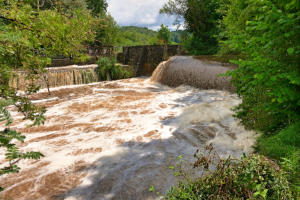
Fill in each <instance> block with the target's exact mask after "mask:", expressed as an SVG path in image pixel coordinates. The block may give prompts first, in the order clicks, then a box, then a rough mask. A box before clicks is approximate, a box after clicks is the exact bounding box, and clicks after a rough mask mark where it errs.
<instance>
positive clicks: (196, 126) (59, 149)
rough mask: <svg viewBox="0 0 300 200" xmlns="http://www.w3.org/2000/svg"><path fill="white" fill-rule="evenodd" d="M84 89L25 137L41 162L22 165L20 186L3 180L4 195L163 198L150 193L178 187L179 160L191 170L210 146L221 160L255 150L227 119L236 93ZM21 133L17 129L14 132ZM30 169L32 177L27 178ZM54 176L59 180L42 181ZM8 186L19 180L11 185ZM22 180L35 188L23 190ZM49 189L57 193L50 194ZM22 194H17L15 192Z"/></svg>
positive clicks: (140, 84)
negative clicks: (200, 152)
mask: <svg viewBox="0 0 300 200" xmlns="http://www.w3.org/2000/svg"><path fill="white" fill-rule="evenodd" d="M107 84H111V87H108V85H107ZM89 86H90V87H91V88H92V92H91V93H90V94H83V95H82V96H79V97H78V96H77V97H76V98H73V99H72V98H71V99H69V98H66V99H60V102H59V103H58V104H56V105H53V106H50V107H49V108H48V110H47V113H46V116H47V118H48V119H49V121H47V123H46V124H45V126H44V127H43V128H41V129H39V130H34V129H32V130H31V129H30V130H29V131H28V132H27V133H25V135H26V137H27V140H26V141H31V142H29V143H28V144H25V145H23V146H20V149H21V150H22V151H29V150H34V151H40V152H42V153H43V154H45V157H44V158H42V159H41V161H39V162H37V163H34V162H31V161H22V162H20V167H21V169H22V170H21V172H20V177H21V179H22V182H20V180H16V175H14V176H13V175H5V176H3V177H1V182H4V183H7V186H6V192H4V193H2V196H4V197H11V198H12V199H16V200H17V199H33V198H38V199H55V198H57V199H67V200H81V199H82V200H84V199H89V200H93V199H95V200H96V199H103V200H106V199H107V200H109V199H160V197H158V196H156V195H155V194H154V193H151V192H149V190H148V189H149V187H150V186H151V185H154V187H155V188H156V190H157V191H158V192H160V193H161V194H164V193H165V192H166V191H167V190H168V189H170V187H171V186H172V185H174V184H175V183H176V181H177V180H176V178H175V177H174V176H173V172H172V170H170V169H169V166H171V165H174V164H175V163H176V158H177V157H178V156H179V155H182V156H183V159H184V160H185V161H186V162H187V163H192V162H193V161H194V158H193V154H194V153H195V151H196V150H197V149H203V148H204V147H205V145H207V144H210V143H213V144H214V146H215V148H216V150H217V151H218V152H219V153H220V155H221V156H223V157H226V156H228V155H232V156H234V157H239V156H240V155H241V154H242V153H243V152H245V153H249V152H251V151H252V148H251V146H252V145H253V144H254V142H255V134H254V133H253V132H251V131H246V130H245V129H244V128H243V127H242V126H240V125H239V123H238V121H237V120H235V119H234V118H233V117H232V114H233V111H232V110H231V109H232V108H233V107H234V106H235V105H238V104H239V103H240V99H239V98H238V97H237V96H236V95H235V94H231V93H229V92H226V91H219V90H199V89H196V88H193V87H190V86H184V85H183V86H180V87H177V88H170V87H167V86H163V85H160V84H158V83H152V82H151V81H150V80H149V79H145V78H133V79H127V80H119V81H111V82H104V83H98V84H91V85H89ZM80 87H82V86H71V87H70V86H69V87H62V88H72V89H74V90H76V88H80ZM55 90H60V88H56V89H55ZM54 100H56V98H55V99H53V98H49V99H48V101H49V102H51V101H54ZM40 102H43V101H40ZM24 127H25V125H24V123H20V124H17V125H15V126H14V127H13V128H19V129H20V128H24ZM40 163H46V164H45V165H44V166H39V164H40ZM78 163H84V167H82V169H81V168H80V167H79V164H78ZM74 166H75V167H74ZM188 167H189V165H188V164H187V168H188ZM33 168H36V172H35V174H34V176H32V177H27V176H25V172H26V170H30V169H33ZM77 168H80V170H78V169H77ZM22 172H24V174H22ZM58 172H59V176H58V175H57V176H55V177H56V178H52V179H50V178H45V177H47V176H48V175H49V174H55V173H58ZM60 176H61V177H63V178H62V179H61V180H56V179H58V177H60ZM22 177H23V178H22ZM71 177H74V178H73V179H70V178H71ZM12 180H16V181H15V182H14V183H13V184H12ZM26 181H28V183H33V185H34V187H24V186H23V185H22V183H24V182H26ZM75 183H76V184H75ZM50 184H54V185H55V187H54V186H53V188H51V189H49V187H50ZM19 187H22V188H23V189H22V192H20V193H19V194H16V193H13V192H12V191H14V190H16V189H17V188H19ZM53 195H54V196H55V198H54V197H53Z"/></svg>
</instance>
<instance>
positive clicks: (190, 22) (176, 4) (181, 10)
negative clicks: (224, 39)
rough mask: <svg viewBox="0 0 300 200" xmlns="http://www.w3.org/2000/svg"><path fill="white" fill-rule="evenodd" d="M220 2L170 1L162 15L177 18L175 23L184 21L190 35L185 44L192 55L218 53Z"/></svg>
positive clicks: (161, 11) (213, 0) (211, 0)
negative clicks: (218, 10) (217, 37)
mask: <svg viewBox="0 0 300 200" xmlns="http://www.w3.org/2000/svg"><path fill="white" fill-rule="evenodd" d="M218 8H219V0H201V1H200V0H169V1H168V2H167V3H166V4H165V5H164V6H163V8H162V9H161V10H160V13H165V14H169V15H175V16H177V20H176V22H175V23H180V19H184V26H185V28H186V30H187V31H188V32H189V33H190V34H188V35H186V36H188V37H186V40H185V42H184V43H183V44H184V46H185V47H186V48H187V50H188V51H190V53H192V54H214V53H216V51H217V46H218V42H217V39H216V37H215V36H216V35H217V34H218V27H217V21H218V20H219V19H220V17H221V16H220V14H219V13H218V12H217V9H218Z"/></svg>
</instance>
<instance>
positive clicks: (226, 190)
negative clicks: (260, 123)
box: [165, 154, 292, 200]
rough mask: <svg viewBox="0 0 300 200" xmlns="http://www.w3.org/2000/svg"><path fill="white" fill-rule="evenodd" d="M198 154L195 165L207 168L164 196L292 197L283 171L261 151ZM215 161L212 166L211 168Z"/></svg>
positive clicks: (170, 199) (193, 198)
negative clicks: (224, 156) (232, 155)
mask: <svg viewBox="0 0 300 200" xmlns="http://www.w3.org/2000/svg"><path fill="white" fill-rule="evenodd" d="M215 159H216V158H215V157H213V156H212V155H211V154H210V155H209V156H202V155H201V156H197V161H196V162H195V164H194V167H197V168H198V167H202V168H203V169H204V170H206V171H207V172H209V173H208V174H207V175H204V176H202V177H200V178H199V179H197V180H190V179H187V180H186V181H185V182H180V183H179V184H178V185H177V186H176V187H173V188H172V189H171V190H170V191H169V192H168V194H167V195H166V197H165V199H167V200H180V199H182V200H183V199H185V200H186V199H189V200H196V199H197V200H201V199H203V200H207V199H212V200H215V199H221V200H225V199H226V200H231V199H274V200H275V199H276V200H277V199H282V200H284V199H292V192H291V189H290V187H289V184H288V181H287V178H286V174H285V173H284V172H283V171H282V170H281V169H280V168H279V167H278V165H276V163H274V162H273V161H271V160H269V159H267V158H266V157H264V156H260V155H250V156H246V155H244V156H243V157H242V158H241V159H240V160H235V159H231V158H228V159H225V160H223V159H220V160H219V161H218V162H216V163H213V162H214V161H213V160H215ZM212 165H214V166H215V167H214V168H215V170H211V171H210V170H209V169H212V168H213V167H212Z"/></svg>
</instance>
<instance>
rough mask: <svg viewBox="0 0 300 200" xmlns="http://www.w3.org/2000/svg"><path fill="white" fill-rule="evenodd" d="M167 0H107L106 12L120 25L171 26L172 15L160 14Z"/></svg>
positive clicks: (155, 27)
mask: <svg viewBox="0 0 300 200" xmlns="http://www.w3.org/2000/svg"><path fill="white" fill-rule="evenodd" d="M166 2H167V0H108V12H109V13H110V14H111V15H112V16H113V17H114V18H115V20H116V21H117V23H118V24H119V25H121V26H142V27H149V28H152V29H157V27H158V26H160V25H161V24H164V25H168V26H169V27H171V28H173V27H174V26H173V22H174V19H175V18H174V17H172V16H166V15H160V14H159V10H160V8H161V7H162V6H163V5H164V3H166Z"/></svg>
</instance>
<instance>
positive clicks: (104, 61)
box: [97, 57, 131, 80]
mask: <svg viewBox="0 0 300 200" xmlns="http://www.w3.org/2000/svg"><path fill="white" fill-rule="evenodd" d="M97 71H98V75H99V77H100V79H101V80H118V79H123V78H129V77H130V76H131V73H130V72H129V71H127V70H125V69H122V66H121V65H116V60H115V59H114V58H107V57H103V58H100V59H99V60H98V69H97Z"/></svg>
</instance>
